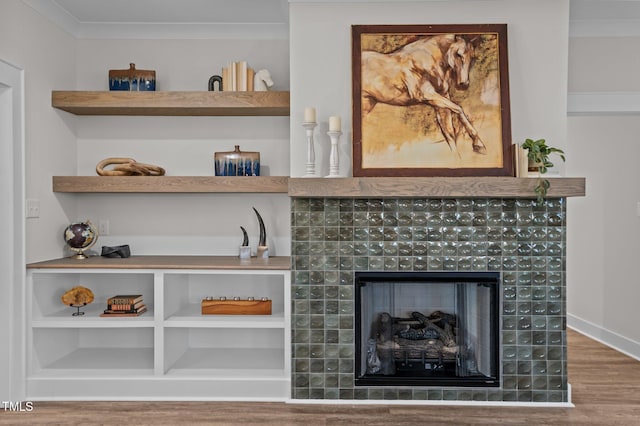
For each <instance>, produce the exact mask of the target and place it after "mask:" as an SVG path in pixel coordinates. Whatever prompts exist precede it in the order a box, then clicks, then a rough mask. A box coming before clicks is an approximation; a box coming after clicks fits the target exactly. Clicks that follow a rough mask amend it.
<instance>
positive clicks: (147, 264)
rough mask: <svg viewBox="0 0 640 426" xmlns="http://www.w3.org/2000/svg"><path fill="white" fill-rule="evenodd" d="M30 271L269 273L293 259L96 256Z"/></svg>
mask: <svg viewBox="0 0 640 426" xmlns="http://www.w3.org/2000/svg"><path fill="white" fill-rule="evenodd" d="M27 268H28V269H70V268H73V269H207V270H209V269H222V270H229V269H242V270H251V269H269V270H284V271H286V270H289V269H290V268H291V258H290V257H289V256H272V257H269V258H268V259H262V258H256V257H252V258H250V259H240V258H239V257H238V256H131V257H127V258H124V259H123V258H109V257H102V256H93V257H89V258H87V259H74V258H73V257H65V258H62V259H54V260H46V261H43V262H35V263H30V264H28V265H27Z"/></svg>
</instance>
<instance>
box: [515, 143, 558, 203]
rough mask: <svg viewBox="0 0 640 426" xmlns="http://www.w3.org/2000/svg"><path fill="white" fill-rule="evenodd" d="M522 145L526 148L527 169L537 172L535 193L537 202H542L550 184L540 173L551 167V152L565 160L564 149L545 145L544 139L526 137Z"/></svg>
mask: <svg viewBox="0 0 640 426" xmlns="http://www.w3.org/2000/svg"><path fill="white" fill-rule="evenodd" d="M522 147H523V148H525V149H527V150H528V154H527V155H528V158H529V169H530V170H531V168H534V169H536V170H537V172H538V184H537V185H536V187H535V193H536V195H537V197H538V204H542V203H543V202H544V199H545V197H546V196H547V192H548V191H549V187H550V186H551V183H550V182H549V180H548V179H543V178H542V175H543V174H545V173H547V170H549V169H550V168H551V167H553V163H552V162H551V161H550V160H549V156H550V155H551V154H557V155H558V156H559V157H560V158H561V159H562V161H565V157H564V151H563V150H561V149H558V148H554V147H552V146H549V145H547V143H546V141H545V140H544V139H537V140H533V139H526V140H525V141H524V143H523V144H522Z"/></svg>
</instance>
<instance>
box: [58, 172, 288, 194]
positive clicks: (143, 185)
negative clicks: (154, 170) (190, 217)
mask: <svg viewBox="0 0 640 426" xmlns="http://www.w3.org/2000/svg"><path fill="white" fill-rule="evenodd" d="M288 181H289V178H288V177H286V176H230V177H226V176H54V177H53V192H91V193H94V192H95V193H99V192H105V193H110V192H118V193H122V192H134V193H148V192H173V193H181V192H201V193H202V192H211V193H224V192H233V193H244V192H248V193H281V194H286V193H287V183H288Z"/></svg>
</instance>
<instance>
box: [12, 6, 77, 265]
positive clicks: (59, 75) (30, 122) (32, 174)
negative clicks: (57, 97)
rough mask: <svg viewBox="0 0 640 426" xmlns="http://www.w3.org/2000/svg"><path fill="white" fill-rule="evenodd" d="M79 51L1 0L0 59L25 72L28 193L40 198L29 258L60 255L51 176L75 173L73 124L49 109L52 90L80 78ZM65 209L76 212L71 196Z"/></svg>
mask: <svg viewBox="0 0 640 426" xmlns="http://www.w3.org/2000/svg"><path fill="white" fill-rule="evenodd" d="M75 52H76V48H75V40H74V39H73V38H72V37H71V36H69V35H68V34H67V33H65V32H63V31H62V30H60V29H59V28H57V27H56V26H54V25H53V24H51V23H50V22H49V21H47V20H45V19H44V18H43V17H42V16H40V15H39V14H37V13H36V12H35V11H33V10H32V9H31V8H29V7H28V6H26V5H25V4H24V3H22V2H21V1H19V0H8V1H3V2H2V3H1V5H0V58H2V59H4V60H6V61H8V62H10V63H13V64H16V65H17V66H19V67H21V68H22V69H24V70H25V108H26V111H25V121H26V175H27V176H26V196H27V198H36V199H39V200H40V218H37V219H29V220H28V221H27V227H26V233H27V237H26V246H27V261H35V260H42V259H46V258H51V257H54V256H56V255H59V253H60V247H61V242H62V234H61V230H60V229H59V227H60V226H61V225H62V224H64V223H67V222H68V217H67V212H65V211H64V210H63V209H62V206H61V205H60V203H59V201H58V199H57V197H56V196H55V195H54V194H53V193H52V192H51V176H52V175H56V174H62V175H65V174H73V173H74V172H75V168H76V160H75V156H74V155H73V152H74V150H75V136H74V134H73V133H74V132H73V126H74V124H73V120H71V119H69V120H61V119H60V114H59V112H57V111H56V110H54V109H52V108H51V90H52V89H54V88H57V87H60V86H64V85H68V84H69V83H70V82H71V84H73V82H74V81H75V80H76V72H75V60H76V59H75ZM69 154H71V155H69ZM66 208H67V210H68V211H71V212H73V210H74V206H73V201H72V200H71V201H70V202H69V203H68V204H67V207H66ZM59 231H60V232H59Z"/></svg>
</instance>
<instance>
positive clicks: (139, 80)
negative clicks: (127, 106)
mask: <svg viewBox="0 0 640 426" xmlns="http://www.w3.org/2000/svg"><path fill="white" fill-rule="evenodd" d="M109 90H125V91H129V92H148V91H155V90H156V72H155V71H152V70H137V69H136V64H134V63H130V64H129V69H127V70H109Z"/></svg>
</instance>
